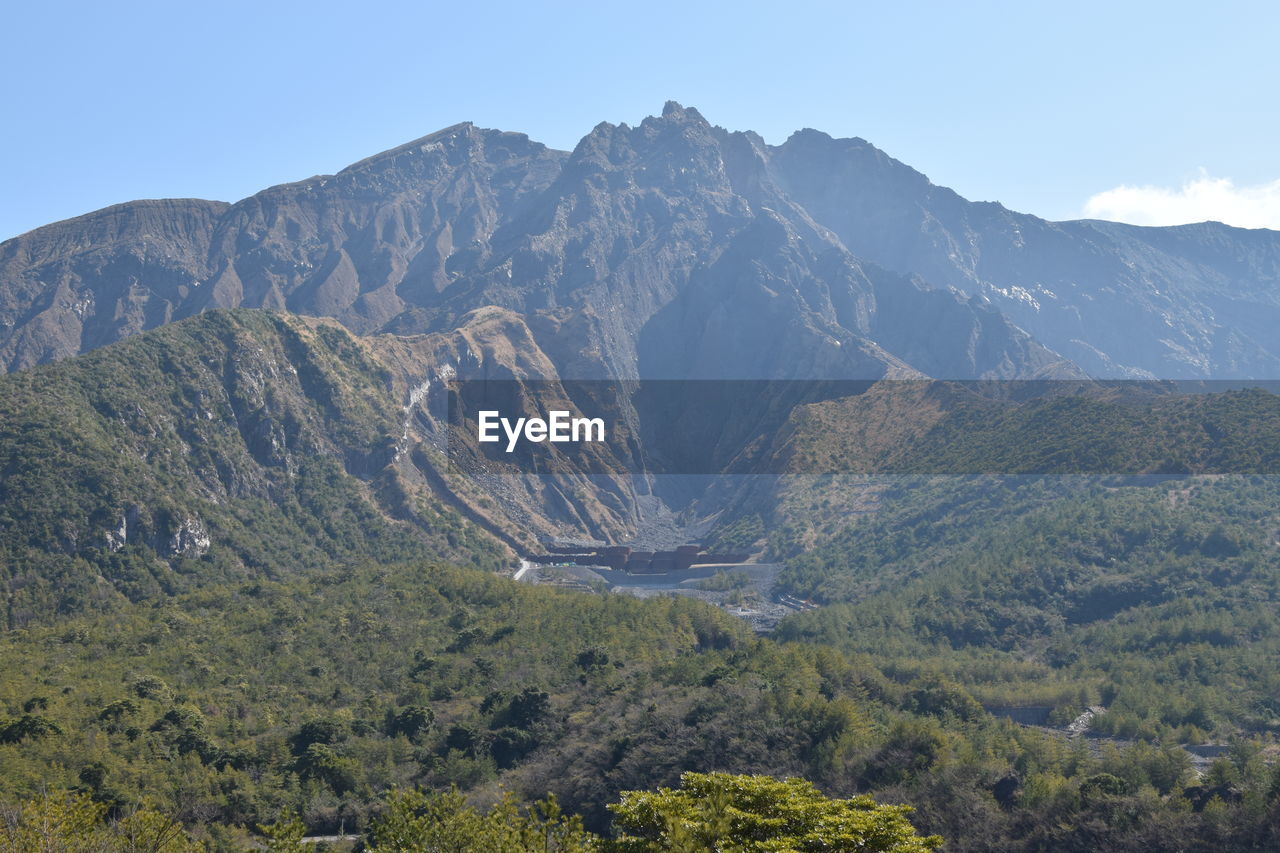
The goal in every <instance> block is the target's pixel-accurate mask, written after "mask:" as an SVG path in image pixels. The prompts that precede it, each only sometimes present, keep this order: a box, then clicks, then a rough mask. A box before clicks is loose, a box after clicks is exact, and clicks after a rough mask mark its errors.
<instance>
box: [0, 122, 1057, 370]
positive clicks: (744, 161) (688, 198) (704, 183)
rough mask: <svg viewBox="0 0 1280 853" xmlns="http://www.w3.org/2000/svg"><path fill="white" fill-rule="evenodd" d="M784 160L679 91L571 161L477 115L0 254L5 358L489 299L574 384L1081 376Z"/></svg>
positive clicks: (424, 325) (47, 232)
mask: <svg viewBox="0 0 1280 853" xmlns="http://www.w3.org/2000/svg"><path fill="white" fill-rule="evenodd" d="M772 157H773V154H772V152H771V150H770V149H769V147H768V146H766V145H765V144H764V143H763V141H762V140H760V139H759V137H757V136H755V135H754V134H751V133H729V132H727V131H724V130H722V129H720V128H716V127H713V126H712V125H710V124H709V123H708V122H707V121H706V120H705V119H704V118H703V117H702V116H701V115H700V114H699V113H698V112H697V111H696V110H692V109H684V108H682V107H680V106H679V105H677V104H668V105H667V108H666V109H665V110H664V112H663V115H662V116H661V117H656V118H649V119H646V120H645V121H644V122H642V123H641V124H640V125H639V126H638V127H634V128H632V127H628V126H626V125H618V126H614V125H609V124H601V125H600V126H598V127H596V128H595V129H594V130H593V131H592V132H591V133H590V134H588V135H587V136H586V137H585V138H584V139H583V140H582V142H580V143H579V145H578V146H577V148H576V149H575V150H574V151H573V152H572V153H564V152H557V151H552V150H549V149H547V148H545V147H544V146H542V145H539V144H537V143H534V142H531V141H529V140H528V139H527V138H526V137H524V136H522V135H519V134H511V133H501V132H498V131H490V130H481V129H479V128H476V127H474V126H472V125H470V124H464V125H457V126H455V127H452V128H447V129H446V130H443V131H440V132H438V133H435V134H432V135H430V136H427V137H424V138H423V139H420V140H417V141H415V142H413V143H410V144H408V145H405V146H402V147H400V148H397V149H394V150H392V151H388V152H385V153H383V154H380V155H377V156H375V157H371V158H369V159H368V160H364V161H361V162H360V163H357V164H355V165H353V166H350V167H349V168H347V169H344V170H343V171H341V172H339V173H338V174H337V175H332V176H324V177H316V178H311V179H309V180H306V181H302V182H300V183H296V184H288V185H283V186H279V187H273V188H271V189H268V190H265V191H264V192H262V193H259V194H258V195H255V196H253V197H251V198H248V199H245V200H244V201H241V202H239V203H237V204H234V205H224V204H221V203H215V202H202V201H181V202H177V201H174V202H135V203H132V204H126V205H120V206H117V207H114V208H108V209H107V210H104V211H99V212H97V213H94V214H90V215H88V216H86V217H82V218H80V219H76V220H70V221H68V222H62V223H57V224H55V225H51V226H47V227H45V228H41V229H37V230H36V231H33V232H30V233H28V234H24V235H22V236H20V237H18V238H15V239H13V240H10V241H8V242H6V243H4V244H2V245H0V329H3V331H2V332H0V359H2V360H3V362H4V364H5V365H6V366H7V367H8V368H9V369H17V368H22V367H26V366H30V365H33V364H37V363H42V362H46V361H51V360H56V359H59V358H64V357H66V356H68V355H72V354H75V353H77V352H82V351H85V350H88V349H91V348H93V347H96V346H100V345H102V344H104V343H107V342H109V341H111V340H115V339H118V338H122V337H126V336H128V335H132V334H136V333H137V332H138V331H141V330H143V329H146V328H152V327H155V326H158V325H161V324H163V323H166V322H170V321H172V320H175V319H180V318H182V317H186V316H190V315H192V314H195V313H199V312H201V311H205V310H209V309H212V308H231V307H241V306H243V307H265V308H271V309H276V310H287V311H290V312H293V313H301V314H308V315H313V316H327V317H333V318H335V319H337V320H338V321H339V322H341V323H343V324H344V325H346V326H347V327H348V328H350V329H351V330H352V331H354V332H356V333H358V334H368V333H371V332H375V331H386V332H392V333H395V334H399V335H405V334H420V333H423V332H433V331H448V330H451V329H452V328H454V327H455V326H456V324H457V322H458V320H459V318H460V317H462V316H464V315H466V314H467V313H468V312H470V311H473V310H475V309H477V308H481V307H485V306H489V305H495V306H500V307H503V308H507V309H509V310H512V311H514V312H516V313H518V314H520V315H522V316H524V317H526V318H527V319H528V320H529V325H530V328H531V329H533V330H534V332H535V334H537V333H538V332H539V331H542V332H543V334H544V338H545V337H547V336H552V337H553V338H554V342H552V341H545V343H544V344H543V345H544V348H545V349H546V350H547V351H548V352H549V353H551V354H552V355H553V356H554V361H555V364H556V367H557V369H558V370H559V371H560V372H561V373H562V374H564V375H570V376H573V375H584V374H583V373H582V372H583V371H587V372H588V373H589V375H592V376H598V377H626V376H641V375H643V376H677V377H684V376H704V377H716V378H724V377H726V376H745V377H783V376H813V375H839V376H863V377H867V378H874V377H877V376H881V375H885V374H886V373H907V374H911V373H916V374H925V375H946V376H959V377H975V376H993V377H1011V376H1032V375H1041V374H1046V373H1055V372H1056V373H1062V372H1068V373H1069V372H1072V371H1073V370H1074V368H1072V367H1071V365H1070V364H1068V363H1066V362H1065V360H1064V359H1062V358H1060V357H1058V356H1056V355H1054V354H1053V353H1051V352H1049V351H1047V350H1045V349H1044V348H1043V347H1042V346H1040V345H1039V344H1037V343H1036V342H1035V341H1033V340H1031V339H1030V338H1028V336H1027V335H1026V334H1024V333H1023V332H1021V331H1020V330H1018V329H1017V328H1015V327H1013V326H1011V325H1010V324H1009V323H1008V322H1007V321H1006V320H1004V318H1002V317H1001V316H1000V315H999V314H998V313H997V312H995V311H993V310H991V309H990V308H989V307H986V306H983V305H981V304H979V303H977V302H974V301H972V300H968V299H964V298H961V297H959V296H957V295H955V294H952V293H949V292H944V291H937V290H931V289H930V288H929V287H927V286H926V285H925V284H924V283H922V282H921V281H919V280H918V279H915V278H910V277H906V276H902V275H899V274H894V273H890V272H887V271H885V270H883V269H880V268H878V267H875V266H873V265H870V264H867V263H865V262H863V261H861V260H859V259H858V258H857V257H856V256H855V255H853V254H851V253H850V252H849V251H848V250H847V249H846V247H845V246H844V245H843V244H842V243H841V241H840V240H839V239H838V238H836V236H835V235H834V234H833V233H832V232H831V231H829V230H827V229H826V228H824V227H822V226H821V225H819V224H817V223H816V222H815V221H814V220H813V219H812V218H811V217H810V216H809V214H808V213H807V212H806V211H805V210H804V209H803V208H802V207H801V206H799V205H798V204H796V203H795V202H794V201H793V200H792V199H791V198H789V197H788V195H787V194H786V193H785V192H784V191H783V190H782V188H781V186H780V184H779V182H778V180H777V175H776V174H775V172H776V170H775V169H774V168H773V167H772V165H771V158H772ZM566 333H568V338H569V339H568V340H565V337H566ZM584 352H585V353H596V352H598V353H599V356H598V358H597V357H595V356H590V357H589V358H588V359H587V361H589V362H591V363H586V364H584V363H583V359H582V357H581V354H582V353H584Z"/></svg>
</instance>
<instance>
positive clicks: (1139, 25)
mask: <svg viewBox="0 0 1280 853" xmlns="http://www.w3.org/2000/svg"><path fill="white" fill-rule="evenodd" d="M1210 5H1211V4H1207V3H1183V2H1163V3H1154V2H1152V3H1148V2H1143V3H1123V2H1112V3H1099V2H1073V3H1052V4H1050V3H1039V2H1007V3H1006V2H1001V3H991V2H964V3H960V2H932V3H910V2H899V3H888V2H878V3H874V4H873V3H860V2H809V1H808V0H786V2H769V3H766V2H734V3H728V2H725V3H721V2H716V3H710V2H698V1H697V0H684V2H678V3H668V2H632V3H614V2H608V0H599V2H595V3H556V2H533V0H530V2H522V3H511V2H490V3H472V4H467V3H462V2H452V3H447V4H445V3H436V2H398V0H382V2H374V3H369V4H354V3H343V4H336V3H330V2H324V0H311V2H305V3H293V2H271V0H257V2H252V3H245V2H238V0H219V2H216V3H199V4H195V3H192V4H187V3H173V2H163V3H137V2H128V0H123V1H122V2H113V3H97V2H95V3H59V2H47V3H42V4H36V3H32V2H16V3H13V4H10V5H9V8H8V9H7V11H6V14H5V16H4V21H3V28H4V36H5V37H4V39H3V50H0V81H2V82H0V93H2V94H3V109H4V114H5V115H6V117H7V119H6V122H5V130H4V132H3V133H2V134H0V150H2V153H3V164H4V167H3V168H4V172H3V174H4V178H3V181H0V238H5V237H8V236H12V235H15V234H17V233H20V232H22V231H25V230H27V229H29V228H33V227H35V226H38V225H41V224H44V223H46V222H49V221H53V220H57V219H62V218H66V217H69V216H74V215H77V214H80V213H84V212H87V211H89V210H92V209H95V208H98V207H103V206H105V205H108V204H113V203H116V202H120V201H126V200H129V199H134V198H153V197H162V196H200V197H205V198H217V199H224V200H228V201H235V200H237V199H239V198H242V197H244V196H246V195H249V194H252V193H253V192H255V191H257V190H259V189H262V188H264V187H266V186H269V185H271V184H275V183H282V182H285V181H291V180H297V179H300V178H305V177H308V176H310V175H313V174H318V173H326V172H333V171H336V170H338V169H340V168H342V167H343V166H344V165H346V164H348V163H351V162H353V161H355V160H358V159H360V158H362V157H365V156H367V155H369V154H372V153H374V152H377V151H380V150H383V149H385V148H389V147H392V146H394V145H397V144H400V143H402V142H406V141H408V140H410V139H413V138H415V137H418V136H422V135H424V134H426V133H429V132H431V131H433V130H436V129H438V128H440V127H443V126H446V125H449V124H453V123H455V122H458V121H462V120H472V121H475V122H476V123H477V124H480V125H483V126H488V127H498V128H502V129H506V130H519V131H523V132H526V133H528V134H529V135H530V136H532V137H533V138H535V139H538V140H540V141H543V142H546V143H547V144H549V145H553V146H556V147H562V148H569V147H572V146H573V144H574V143H575V142H576V141H577V139H578V138H580V137H581V136H582V135H583V134H585V133H586V132H587V131H589V130H590V129H591V127H592V126H593V125H595V124H596V123H598V122H600V121H605V120H607V121H611V122H623V121H625V122H628V123H632V124H634V123H637V122H639V121H640V120H641V119H643V118H644V117H645V116H646V115H649V114H651V113H655V112H658V111H660V110H661V107H662V103H663V101H665V100H667V99H669V98H670V99H675V100H678V101H680V102H682V103H684V104H686V105H692V106H696V107H698V108H699V109H700V110H701V111H702V113H703V114H704V115H706V116H707V118H708V119H710V120H711V121H712V122H714V123H716V124H720V125H723V126H725V127H728V128H732V129H748V128H750V129H754V130H756V131H758V132H760V133H761V134H762V135H763V136H764V137H765V139H766V140H768V141H769V142H772V143H777V142H780V141H782V140H783V139H785V138H786V137H787V135H788V134H789V133H790V132H791V131H792V130H794V129H796V128H800V127H806V126H807V127H816V128H819V129H821V130H825V131H827V132H828V133H831V134H832V135H835V136H861V137H864V138H866V139H868V140H870V141H871V142H873V143H874V144H876V145H878V146H879V147H881V148H883V149H885V150H886V151H888V152H889V153H890V154H892V155H893V156H895V157H897V158H898V159H900V160H903V161H905V162H907V163H909V164H911V165H913V166H915V167H916V168H918V169H920V170H921V171H923V172H925V173H926V174H928V175H929V176H930V178H932V179H933V180H934V182H935V183H940V184H945V185H947V186H951V187H953V188H955V189H956V190H958V191H959V192H961V193H962V194H964V195H966V196H968V197H970V198H974V199H994V200H998V201H1001V202H1004V203H1005V204H1006V205H1008V206H1009V207H1012V208H1015V209H1019V210H1025V211H1027V212H1031V213H1036V214H1039V215H1042V216H1046V217H1048V218H1069V217H1074V216H1078V215H1080V212H1081V211H1082V210H1083V209H1084V205H1085V203H1086V201H1087V199H1088V198H1089V197H1090V196H1092V195H1094V194H1096V193H1100V192H1102V191H1104V190H1108V189H1111V188H1113V187H1116V186H1118V185H1121V184H1129V185H1154V186H1165V187H1173V188H1177V187H1179V186H1180V185H1182V184H1183V183H1184V182H1185V181H1187V180H1189V179H1191V178H1194V177H1195V176H1196V174H1197V170H1198V169H1201V168H1203V169H1205V170H1206V171H1207V174H1208V175H1209V176H1210V177H1214V178H1229V179H1231V180H1232V181H1234V183H1235V185H1236V186H1238V187H1248V186H1257V185H1263V184H1267V183H1268V182H1275V181H1278V179H1280V157H1278V156H1277V153H1276V152H1277V150H1280V145H1278V144H1277V140H1278V139H1280V109H1277V103H1280V86H1278V85H1277V84H1280V58H1278V56H1280V50H1277V45H1276V38H1277V35H1280V4H1277V3H1275V2H1237V3H1230V2H1228V3H1219V4H1216V9H1212V10H1211V9H1210ZM1277 187H1280V183H1278V184H1277Z"/></svg>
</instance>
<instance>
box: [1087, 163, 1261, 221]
mask: <svg viewBox="0 0 1280 853" xmlns="http://www.w3.org/2000/svg"><path fill="white" fill-rule="evenodd" d="M1084 215H1085V216H1086V217H1088V218H1089V219H1110V220H1113V221H1116V222H1129V223H1132V224H1134V225H1185V224H1186V223H1188V222H1204V221H1205V220H1214V221H1217V222H1225V223H1227V224H1228V225H1235V226H1238V227H1240V228H1276V229H1280V180H1276V181H1271V182H1270V183H1266V184H1255V185H1254V186H1245V187H1238V186H1236V185H1235V183H1234V182H1233V181H1232V180H1231V179H1230V178H1215V177H1212V176H1210V175H1209V174H1208V173H1207V172H1205V171H1204V170H1203V169H1201V170H1200V174H1199V175H1198V176H1197V177H1195V178H1192V179H1191V180H1189V181H1187V182H1186V183H1184V184H1183V185H1182V186H1181V187H1180V188H1176V189H1175V188H1170V187H1154V186H1143V187H1134V186H1129V185H1127V184H1125V185H1122V186H1118V187H1116V188H1115V189H1110V190H1107V191H1106V192H1100V193H1098V194H1097V195H1095V196H1092V197H1091V198H1090V199H1089V200H1088V201H1087V202H1085V205H1084Z"/></svg>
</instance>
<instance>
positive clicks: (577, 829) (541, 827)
mask: <svg viewBox="0 0 1280 853" xmlns="http://www.w3.org/2000/svg"><path fill="white" fill-rule="evenodd" d="M372 829H373V843H372V844H371V846H370V847H369V848H368V849H369V853H401V851H406V850H450V851H455V853H528V851H533V850H537V851H540V853H589V851H594V850H598V849H599V846H598V844H599V839H598V838H597V837H596V836H594V835H592V834H591V833H589V832H587V831H586V830H584V829H583V828H582V819H581V818H579V817H576V816H567V815H565V814H564V813H562V812H561V811H560V807H559V806H558V805H557V804H556V800H555V797H548V798H547V799H546V800H544V801H543V802H540V803H535V804H534V807H533V808H532V809H530V810H529V812H528V813H525V814H522V813H521V812H520V808H519V806H518V804H517V801H516V798H515V796H514V795H513V794H510V793H508V794H507V795H506V796H505V797H503V798H502V799H501V800H500V801H499V802H498V803H497V804H496V805H495V806H494V807H493V808H492V809H490V810H489V811H488V812H480V811H478V810H476V809H475V808H472V807H471V806H469V805H467V801H466V798H465V797H464V796H463V795H462V794H460V793H458V791H457V790H452V791H449V792H447V793H434V792H430V791H421V790H412V791H410V790H399V791H392V792H391V793H390V794H389V795H388V797H387V808H386V811H384V812H383V814H382V817H380V818H379V819H378V820H377V821H375V822H374V825H373V827H372Z"/></svg>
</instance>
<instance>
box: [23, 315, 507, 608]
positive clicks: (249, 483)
mask: <svg viewBox="0 0 1280 853" xmlns="http://www.w3.org/2000/svg"><path fill="white" fill-rule="evenodd" d="M402 417H403V413H402V411H401V408H400V402H399V401H397V400H395V399H393V397H392V396H391V392H390V387H389V382H388V380H387V376H386V375H385V368H383V367H382V366H381V365H379V364H378V362H377V361H376V360H374V359H373V358H371V357H370V356H368V355H367V354H366V353H365V352H364V350H363V349H362V347H361V345H360V344H359V342H357V341H356V339H354V338H352V337H351V336H350V335H349V334H348V333H347V332H345V331H343V330H341V329H339V328H337V327H335V326H330V325H324V324H308V323H305V322H304V321H301V320H298V319H296V318H288V317H285V316H283V315H273V314H268V313H263V312H252V311H241V312H215V313H212V314H206V315H202V316H200V317H197V318H193V319H192V320H189V321H186V322H183V323H177V324H174V325H171V326H166V327H164V328H162V329H159V330H156V331H154V332H152V333H149V334H147V335H144V336H141V337H138V338H134V339H131V340H128V341H124V342H121V343H119V344H117V345H115V346H112V347H108V348H106V349H103V350H99V351H96V352H93V353H90V354H88V355H85V356H83V357H81V358H77V359H73V360H70V361H67V362H63V363H61V364H57V365H52V366H48V367H41V368H36V369H33V370H30V371H24V372H19V373H15V374H12V375H9V376H5V377H2V378H0V584H3V588H4V589H5V590H6V602H5V603H6V607H5V612H4V616H3V619H4V624H6V625H7V626H9V627H20V626H23V625H26V624H30V623H32V622H33V621H42V620H47V619H49V618H51V617H52V616H55V615H57V614H67V613H74V612H78V611H81V610H83V609H85V608H88V607H95V606H104V605H108V604H110V603H112V602H116V601H119V600H120V599H121V598H126V599H129V600H135V601H136V600H141V599H146V598H155V597H157V596H163V595H169V594H173V593H175V592H179V591H182V590H186V589H191V588H193V587H194V586H195V585H198V584H201V583H209V582H212V581H216V580H229V579H233V578H244V577H281V576H285V575H288V574H291V573H295V572H300V571H311V570H314V569H319V568H325V567H331V566H334V565H340V564H342V563H344V562H349V561H352V560H366V559H374V560H397V559H405V558H409V557H447V558H451V559H455V560H458V561H461V562H465V563H468V564H471V565H478V566H487V567H494V566H497V565H498V564H499V561H500V560H501V559H503V555H502V549H501V548H500V546H499V545H497V543H495V542H494V541H493V540H491V539H490V538H489V537H487V536H484V535H482V534H480V533H479V531H477V530H476V529H475V528H473V527H471V526H470V525H468V524H467V523H465V522H464V521H463V520H462V518H461V517H460V516H459V515H458V514H457V512H456V511H455V510H453V509H452V508H450V507H448V506H447V505H446V504H444V503H442V502H440V501H438V500H433V499H431V498H430V496H427V497H426V498H425V499H423V500H421V501H415V502H414V503H413V505H412V507H407V506H405V504H406V503H407V498H406V497H405V495H404V494H403V492H402V491H401V489H400V486H399V483H398V482H397V480H396V478H395V474H394V472H393V471H391V470H390V469H389V468H388V467H387V466H388V463H389V462H390V461H391V458H392V456H393V455H394V452H395V445H396V440H397V438H398V437H399V435H400V431H401V424H400V423H399V419H400V418H402Z"/></svg>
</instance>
